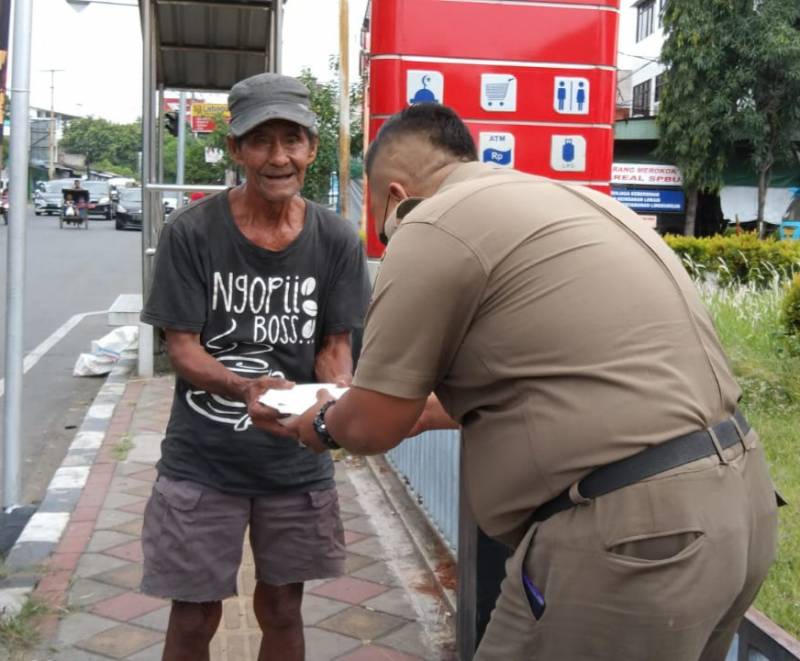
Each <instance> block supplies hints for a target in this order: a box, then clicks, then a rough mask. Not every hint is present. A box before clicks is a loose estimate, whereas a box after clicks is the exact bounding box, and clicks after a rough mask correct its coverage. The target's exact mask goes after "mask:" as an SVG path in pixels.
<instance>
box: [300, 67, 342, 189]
mask: <svg viewBox="0 0 800 661" xmlns="http://www.w3.org/2000/svg"><path fill="white" fill-rule="evenodd" d="M337 70H338V64H337V63H336V61H335V59H334V58H331V73H336V71H337ZM298 79H299V80H300V81H301V82H302V83H303V84H305V85H306V87H308V90H309V92H310V100H311V109H312V110H313V111H314V112H315V113H316V114H317V130H318V132H319V146H318V148H317V160H316V161H314V163H313V164H312V165H311V167H310V168H308V171H307V172H306V181H305V185H304V186H303V195H305V196H306V197H307V198H309V199H311V200H315V201H316V202H320V203H323V204H324V203H327V201H328V191H329V190H330V181H331V175H332V174H333V173H334V172H336V171H337V169H338V167H339V87H338V84H337V83H336V80H335V78H334V79H332V80H330V81H319V80H317V78H316V77H315V76H314V75H313V74H312V73H311V71H310V70H309V69H303V71H302V73H301V74H300V75H299V76H298Z"/></svg>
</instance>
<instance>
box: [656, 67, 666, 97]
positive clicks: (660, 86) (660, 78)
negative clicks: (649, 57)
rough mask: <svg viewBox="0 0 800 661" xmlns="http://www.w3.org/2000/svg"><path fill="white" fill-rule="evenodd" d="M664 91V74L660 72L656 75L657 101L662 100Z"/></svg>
mask: <svg viewBox="0 0 800 661" xmlns="http://www.w3.org/2000/svg"><path fill="white" fill-rule="evenodd" d="M663 93H664V74H663V73H660V74H658V75H657V76H656V96H655V102H656V103H659V102H660V101H661V95H662V94H663Z"/></svg>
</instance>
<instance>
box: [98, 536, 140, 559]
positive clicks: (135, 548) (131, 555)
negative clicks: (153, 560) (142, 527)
mask: <svg viewBox="0 0 800 661" xmlns="http://www.w3.org/2000/svg"><path fill="white" fill-rule="evenodd" d="M105 553H106V555H113V556H114V557H115V558H122V559H123V560H130V561H131V562H144V553H143V552H142V540H140V539H134V540H133V541H130V542H128V543H126V544H120V545H119V546H115V547H114V548H113V549H107V550H106V551H105Z"/></svg>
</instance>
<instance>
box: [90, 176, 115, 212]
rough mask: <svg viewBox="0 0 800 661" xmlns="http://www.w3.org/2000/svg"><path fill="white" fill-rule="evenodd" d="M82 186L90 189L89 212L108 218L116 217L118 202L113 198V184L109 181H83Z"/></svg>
mask: <svg viewBox="0 0 800 661" xmlns="http://www.w3.org/2000/svg"><path fill="white" fill-rule="evenodd" d="M81 186H82V187H83V188H86V189H87V190H88V191H89V214H90V215H92V214H93V215H96V216H102V217H103V218H105V219H106V220H111V219H113V218H114V214H115V212H116V206H117V205H116V203H115V202H114V200H113V199H112V191H111V184H109V183H108V181H87V180H84V181H81Z"/></svg>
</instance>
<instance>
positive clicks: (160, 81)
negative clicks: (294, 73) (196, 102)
mask: <svg viewBox="0 0 800 661" xmlns="http://www.w3.org/2000/svg"><path fill="white" fill-rule="evenodd" d="M278 2H280V0H155V2H154V3H153V4H154V6H155V7H154V9H155V11H154V26H153V27H154V38H155V39H154V41H155V49H156V53H155V60H156V80H155V81H154V82H155V84H156V85H157V86H159V87H162V89H184V90H214V91H225V92H226V91H228V90H229V89H230V88H231V87H232V86H233V84H234V83H236V82H237V81H239V80H242V79H243V78H246V77H248V76H252V75H255V74H257V73H262V72H264V71H274V70H276V69H278V68H279V67H277V66H275V65H276V62H275V60H276V59H277V57H279V56H276V54H275V44H274V39H273V35H274V34H275V21H276V13H278V14H279V13H280V12H279V11H278V12H276V5H277V4H278ZM283 2H285V0H283ZM278 10H280V8H278ZM277 20H280V16H278V17H277Z"/></svg>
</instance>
